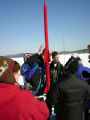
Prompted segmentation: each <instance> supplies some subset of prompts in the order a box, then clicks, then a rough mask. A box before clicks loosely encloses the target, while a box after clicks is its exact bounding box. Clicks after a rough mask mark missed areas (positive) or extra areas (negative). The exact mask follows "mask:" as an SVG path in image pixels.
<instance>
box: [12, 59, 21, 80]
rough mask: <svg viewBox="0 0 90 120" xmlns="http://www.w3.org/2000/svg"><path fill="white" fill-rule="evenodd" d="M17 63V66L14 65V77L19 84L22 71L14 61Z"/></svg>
mask: <svg viewBox="0 0 90 120" xmlns="http://www.w3.org/2000/svg"><path fill="white" fill-rule="evenodd" d="M14 62H15V65H14V68H13V74H14V77H15V79H16V82H18V79H19V76H20V72H19V70H20V69H21V67H20V65H19V63H18V62H17V61H14Z"/></svg>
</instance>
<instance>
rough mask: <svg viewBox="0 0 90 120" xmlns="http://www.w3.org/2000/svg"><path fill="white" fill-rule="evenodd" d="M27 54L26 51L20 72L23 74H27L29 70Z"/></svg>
mask: <svg viewBox="0 0 90 120" xmlns="http://www.w3.org/2000/svg"><path fill="white" fill-rule="evenodd" d="M25 55H26V53H25V54H24V56H23V60H24V63H23V64H22V66H21V70H20V73H21V75H22V76H24V75H26V74H27V72H28V70H29V65H28V63H27V60H26V59H25Z"/></svg>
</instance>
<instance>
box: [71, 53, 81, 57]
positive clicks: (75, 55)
mask: <svg viewBox="0 0 90 120" xmlns="http://www.w3.org/2000/svg"><path fill="white" fill-rule="evenodd" d="M71 57H72V58H78V57H79V55H78V54H77V53H73V54H72V55H71Z"/></svg>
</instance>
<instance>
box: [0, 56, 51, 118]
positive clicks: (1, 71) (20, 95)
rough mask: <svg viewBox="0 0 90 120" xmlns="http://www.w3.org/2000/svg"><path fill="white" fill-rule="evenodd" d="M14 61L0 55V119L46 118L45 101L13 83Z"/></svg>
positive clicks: (14, 80) (14, 81)
mask: <svg viewBox="0 0 90 120" xmlns="http://www.w3.org/2000/svg"><path fill="white" fill-rule="evenodd" d="M14 64H15V63H14V61H13V60H12V59H10V58H6V57H2V56H0V120H47V118H48V116H49V111H48V108H47V105H46V103H45V102H43V101H40V100H39V99H37V98H35V97H34V96H33V94H32V93H31V92H30V91H28V90H24V89H21V88H20V87H19V86H18V85H15V84H14V83H16V79H15V77H14V73H13V69H14Z"/></svg>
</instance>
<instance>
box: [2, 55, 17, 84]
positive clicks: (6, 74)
mask: <svg viewBox="0 0 90 120" xmlns="http://www.w3.org/2000/svg"><path fill="white" fill-rule="evenodd" d="M13 68H14V61H13V60H12V59H10V58H7V57H3V56H0V83H15V82H16V80H15V78H14V75H13Z"/></svg>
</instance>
